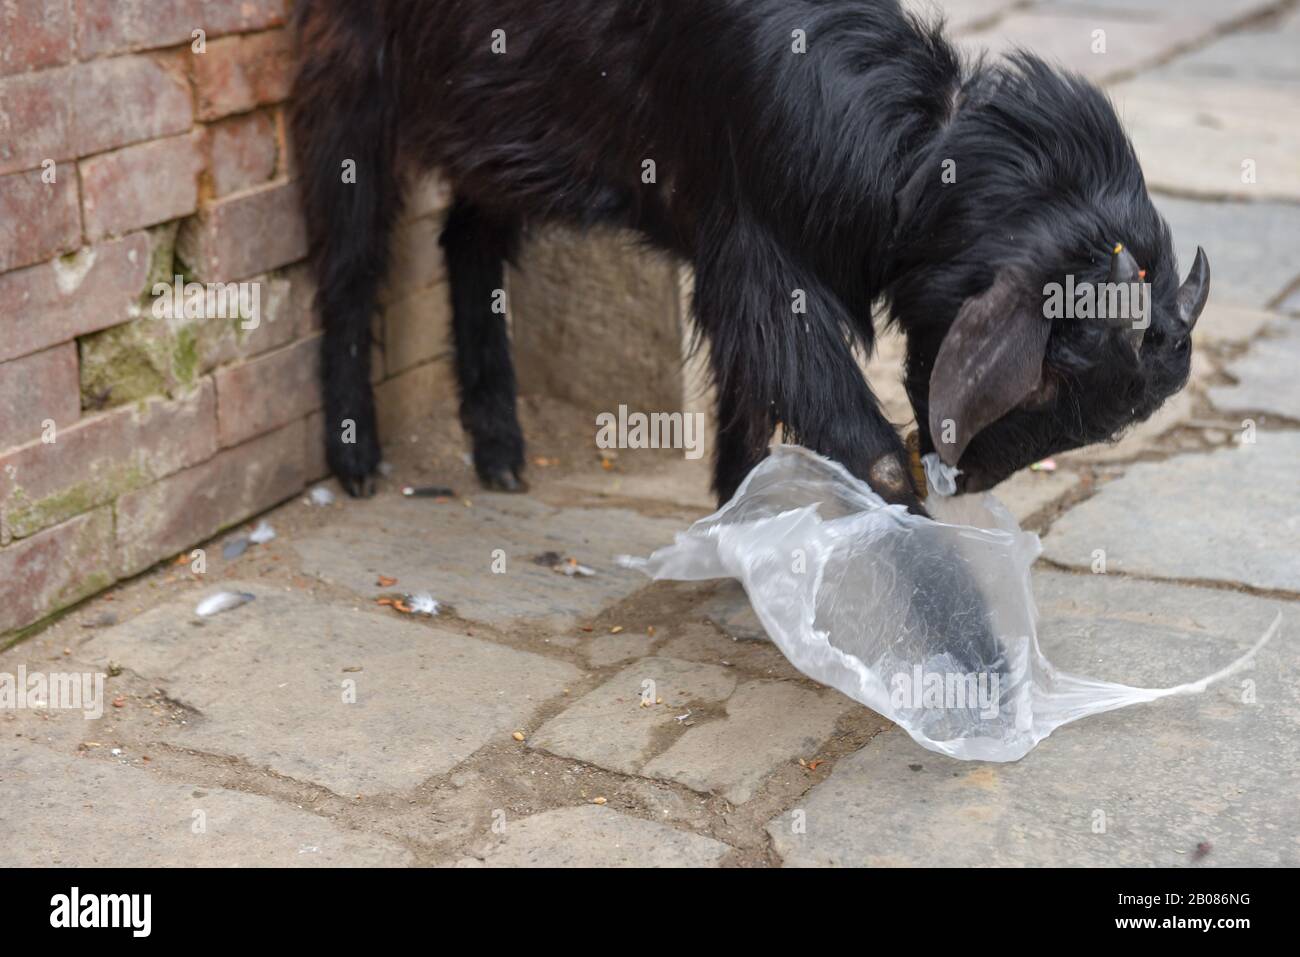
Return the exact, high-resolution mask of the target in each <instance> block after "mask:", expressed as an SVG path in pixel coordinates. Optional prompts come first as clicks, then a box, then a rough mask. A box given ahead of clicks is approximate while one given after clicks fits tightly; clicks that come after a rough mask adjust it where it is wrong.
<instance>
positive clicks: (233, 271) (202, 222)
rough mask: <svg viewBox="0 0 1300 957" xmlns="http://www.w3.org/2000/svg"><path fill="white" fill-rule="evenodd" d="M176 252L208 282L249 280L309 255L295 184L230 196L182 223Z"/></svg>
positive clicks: (275, 184) (271, 186)
mask: <svg viewBox="0 0 1300 957" xmlns="http://www.w3.org/2000/svg"><path fill="white" fill-rule="evenodd" d="M176 252H177V254H178V255H179V256H180V257H181V259H182V260H184V262H185V263H186V265H188V266H189V267H190V269H191V270H193V271H194V273H195V275H197V276H199V277H201V278H202V279H204V280H206V281H208V282H224V281H229V280H232V279H245V278H247V277H249V276H255V275H257V274H258V273H262V272H266V271H267V270H268V269H278V268H280V267H281V266H287V265H288V264H289V263H291V262H295V261H297V260H299V259H301V258H302V257H303V256H305V255H307V233H306V230H305V229H304V227H303V221H302V210H301V209H300V208H299V205H298V187H297V184H296V183H271V184H268V185H266V186H259V187H257V188H256V189H251V190H247V191H246V192H243V193H237V194H235V195H234V196H227V197H226V198H224V199H220V200H218V201H217V202H215V203H212V204H210V205H208V206H207V207H206V208H205V209H203V211H202V212H200V213H199V215H198V216H196V217H194V218H193V219H188V220H186V221H185V222H184V223H183V224H182V225H181V231H180V235H179V236H178V237H177V239H176Z"/></svg>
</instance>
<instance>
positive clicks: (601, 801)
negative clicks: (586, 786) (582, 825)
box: [591, 797, 609, 804]
mask: <svg viewBox="0 0 1300 957" xmlns="http://www.w3.org/2000/svg"><path fill="white" fill-rule="evenodd" d="M591 803H592V804H608V803H609V802H608V801H607V800H606V799H605V798H603V797H598V798H592V799H591Z"/></svg>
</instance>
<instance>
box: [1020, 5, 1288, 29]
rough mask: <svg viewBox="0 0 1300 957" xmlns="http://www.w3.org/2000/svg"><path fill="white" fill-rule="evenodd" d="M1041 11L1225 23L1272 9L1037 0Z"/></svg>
mask: <svg viewBox="0 0 1300 957" xmlns="http://www.w3.org/2000/svg"><path fill="white" fill-rule="evenodd" d="M1037 6H1038V8H1039V9H1042V10H1052V9H1056V8H1059V9H1061V10H1069V11H1073V12H1075V13H1080V12H1082V13H1111V14H1119V15H1122V16H1127V17H1134V18H1139V19H1159V18H1165V17H1167V18H1173V17H1177V16H1179V15H1186V16H1194V17H1196V18H1197V19H1199V20H1205V21H1208V22H1212V23H1220V24H1221V23H1227V22H1230V21H1232V20H1237V19H1239V18H1241V17H1247V16H1250V15H1251V14H1252V13H1258V12H1261V11H1263V10H1267V9H1268V8H1270V7H1272V6H1274V2H1273V0H1037Z"/></svg>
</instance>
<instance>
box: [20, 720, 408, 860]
mask: <svg viewBox="0 0 1300 957" xmlns="http://www.w3.org/2000/svg"><path fill="white" fill-rule="evenodd" d="M196 828H201V831H200V832H199V833H196V832H195V829H196ZM0 833H3V834H4V840H3V841H0V867H46V866H55V865H57V866H62V867H177V866H186V867H340V866H348V867H398V866H405V865H408V864H410V863H411V854H410V853H409V852H408V851H406V850H405V849H403V848H402V847H401V846H399V845H397V844H395V843H393V842H392V841H389V840H387V839H386V838H383V837H379V836H376V835H373V834H364V833H359V832H354V831H348V830H344V829H343V828H340V827H338V826H337V825H335V824H333V823H331V822H330V821H328V820H326V819H324V818H321V817H317V816H316V815H314V814H310V813H308V812H306V811H299V810H294V809H293V808H290V807H289V806H288V805H286V804H283V803H281V802H279V801H275V800H272V799H270V798H265V797H260V796H258V795H255V794H244V793H242V792H239V791H230V790H226V789H225V788H211V787H203V788H198V787H194V786H192V785H188V784H177V783H174V782H170V781H165V780H162V779H161V778H159V777H157V776H156V775H153V774H150V773H149V772H147V771H141V770H137V769H135V768H131V767H127V766H125V765H121V764H117V763H116V762H112V761H106V760H96V759H92V758H86V757H68V756H66V755H62V754H58V753H56V752H54V751H51V750H48V749H46V748H42V747H37V746H33V745H32V744H31V743H30V742H28V741H25V740H9V741H6V742H5V743H4V744H3V745H0Z"/></svg>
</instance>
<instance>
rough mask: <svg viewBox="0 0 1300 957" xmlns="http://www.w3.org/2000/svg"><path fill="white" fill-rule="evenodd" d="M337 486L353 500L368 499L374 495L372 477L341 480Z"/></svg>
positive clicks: (373, 480)
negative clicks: (340, 486) (341, 487)
mask: <svg viewBox="0 0 1300 957" xmlns="http://www.w3.org/2000/svg"><path fill="white" fill-rule="evenodd" d="M339 484H340V485H342V486H343V491H345V492H347V493H348V494H349V495H351V496H352V497H353V498H370V497H371V496H373V495H374V494H375V477H374V476H373V475H363V476H361V477H359V478H341V479H339Z"/></svg>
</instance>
